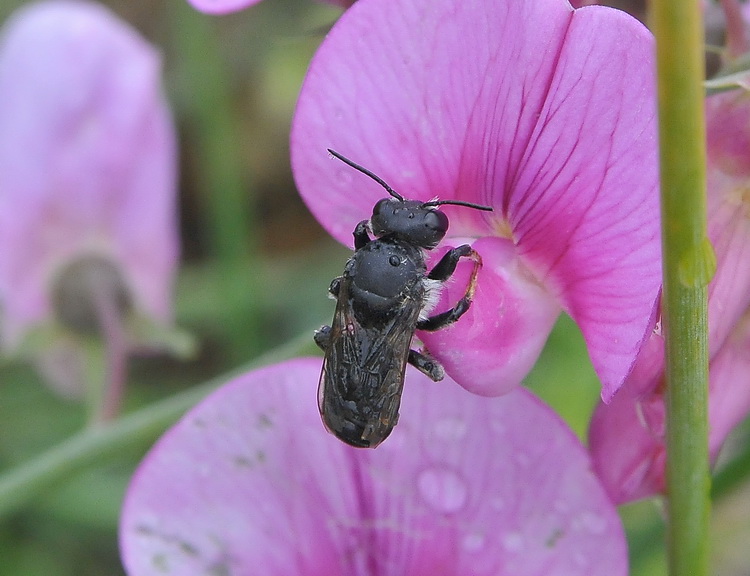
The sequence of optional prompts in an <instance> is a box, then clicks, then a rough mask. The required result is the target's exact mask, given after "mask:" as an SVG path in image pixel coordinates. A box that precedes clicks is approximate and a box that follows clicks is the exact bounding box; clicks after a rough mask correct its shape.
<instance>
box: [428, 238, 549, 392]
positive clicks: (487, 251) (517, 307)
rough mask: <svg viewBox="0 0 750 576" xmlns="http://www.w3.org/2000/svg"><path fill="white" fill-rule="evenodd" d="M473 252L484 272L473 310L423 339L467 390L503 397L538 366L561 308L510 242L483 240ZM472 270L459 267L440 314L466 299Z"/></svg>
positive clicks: (469, 264)
mask: <svg viewBox="0 0 750 576" xmlns="http://www.w3.org/2000/svg"><path fill="white" fill-rule="evenodd" d="M473 247H474V249H475V250H477V251H478V252H479V253H480V254H482V259H483V267H482V270H481V272H480V274H479V280H478V282H477V290H476V293H475V295H474V301H473V303H472V306H471V308H469V311H468V312H467V313H466V314H464V315H463V316H462V317H461V318H460V320H459V321H458V322H456V323H455V324H452V325H451V326H449V327H448V328H446V329H444V330H440V331H438V332H432V333H430V332H420V333H419V334H418V335H419V338H420V339H421V340H422V341H423V342H424V343H425V344H426V346H427V348H428V349H429V350H430V352H431V353H432V354H434V355H435V357H436V358H437V359H438V360H439V361H440V362H441V363H442V364H443V367H444V368H445V369H446V371H447V372H448V374H450V375H451V376H452V377H453V379H454V380H455V381H456V382H458V383H459V384H460V385H461V386H463V387H464V388H466V389H467V390H469V391H470V392H474V393H475V394H481V395H483V396H497V395H499V394H505V393H507V392H509V391H510V390H512V389H513V388H515V387H516V386H518V385H519V384H520V383H521V381H522V380H523V378H524V376H526V374H528V372H529V371H530V370H531V368H532V367H533V365H534V364H535V363H536V360H537V358H538V357H539V354H540V352H541V351H542V348H543V347H544V343H545V342H546V340H547V336H549V333H550V330H552V326H553V325H554V323H555V320H556V319H557V317H558V316H559V314H560V307H559V304H558V303H557V302H556V301H555V300H554V299H552V298H551V297H550V296H549V294H547V293H546V292H545V291H544V290H543V289H542V288H541V287H540V286H539V285H538V284H537V283H536V282H534V280H533V279H532V276H531V274H530V273H529V272H528V270H526V268H525V266H524V264H523V262H522V261H521V259H520V258H518V256H517V254H516V251H515V249H514V247H513V245H512V243H511V242H510V241H508V240H503V239H501V238H480V239H479V240H477V241H476V242H475V243H474V244H473ZM435 260H437V255H436V258H435ZM471 268H472V265H471V263H469V262H466V263H464V264H461V265H459V268H458V270H457V271H456V274H455V275H454V277H453V279H452V280H451V281H450V283H448V284H447V286H446V288H445V290H444V294H443V296H442V298H441V299H440V304H439V305H438V306H437V308H436V309H435V311H434V313H439V312H442V311H443V310H447V309H448V308H450V307H451V306H453V305H455V304H456V302H458V300H459V299H460V298H461V297H462V296H463V295H464V293H465V290H466V287H467V284H468V281H469V274H470V272H471ZM498 294H500V295H502V298H501V300H500V302H498Z"/></svg>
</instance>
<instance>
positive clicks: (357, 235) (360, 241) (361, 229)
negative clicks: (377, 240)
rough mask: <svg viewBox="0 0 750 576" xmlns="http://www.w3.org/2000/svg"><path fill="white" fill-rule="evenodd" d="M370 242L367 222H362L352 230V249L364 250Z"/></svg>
mask: <svg viewBox="0 0 750 576" xmlns="http://www.w3.org/2000/svg"><path fill="white" fill-rule="evenodd" d="M370 241H371V240H370V234H369V233H368V232H367V220H362V222H360V223H359V224H357V227H356V228H355V229H354V249H355V250H359V249H360V248H364V246H365V245H366V244H367V243H368V242H370Z"/></svg>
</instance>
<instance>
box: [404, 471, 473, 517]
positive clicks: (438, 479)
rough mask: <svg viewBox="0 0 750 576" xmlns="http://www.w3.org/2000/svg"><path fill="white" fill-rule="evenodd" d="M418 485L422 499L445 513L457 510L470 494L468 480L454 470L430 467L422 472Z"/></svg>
mask: <svg viewBox="0 0 750 576" xmlns="http://www.w3.org/2000/svg"><path fill="white" fill-rule="evenodd" d="M417 486H418V488H419V493H420V494H421V495H422V499H423V500H424V501H425V502H426V503H427V504H429V505H430V506H432V507H433V508H434V509H435V510H438V511H439V512H443V513H451V512H457V511H458V510H460V509H461V508H462V507H463V506H464V504H466V499H467V498H468V495H469V490H468V488H467V486H466V482H464V480H463V479H462V478H461V476H459V475H458V474H457V473H456V472H454V471H453V470H449V469H447V468H437V467H433V468H428V469H426V470H423V471H422V472H420V474H419V477H418V478H417Z"/></svg>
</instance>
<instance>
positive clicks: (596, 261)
mask: <svg viewBox="0 0 750 576" xmlns="http://www.w3.org/2000/svg"><path fill="white" fill-rule="evenodd" d="M565 40H566V41H565V43H564V44H563V45H562V50H561V53H560V59H559V62H558V64H557V68H556V70H555V74H554V75H553V76H552V78H551V79H550V82H549V84H548V85H547V86H546V87H545V89H546V90H548V93H547V94H546V99H545V101H544V105H543V107H542V109H541V112H540V117H539V120H538V122H539V125H538V126H537V134H535V135H534V137H533V138H532V140H531V142H530V143H529V145H528V146H527V152H526V153H525V155H524V158H523V160H522V161H521V163H520V164H521V170H520V171H519V172H518V173H517V175H516V176H515V181H514V184H513V186H514V191H513V193H512V194H511V198H510V207H509V212H510V213H509V218H510V221H511V226H512V227H513V229H514V231H515V234H516V238H517V242H518V246H519V249H520V252H521V254H522V255H524V256H525V257H527V258H528V259H529V261H530V262H531V263H530V266H531V267H533V268H536V271H537V275H538V278H540V279H543V281H544V282H545V283H546V284H547V285H548V286H550V285H551V286H552V287H553V288H552V289H551V290H552V292H553V293H556V294H558V295H559V297H560V299H561V300H562V302H563V303H564V307H565V308H566V310H567V311H568V312H569V313H570V315H571V316H572V317H573V319H574V320H575V321H576V322H577V323H578V325H579V326H580V327H581V330H582V332H583V335H584V338H585V339H586V343H587V346H588V350H589V355H590V356H591V360H592V363H593V365H594V368H595V369H596V371H597V374H598V375H599V378H600V379H601V381H602V387H603V390H602V397H603V398H604V399H605V401H606V400H608V399H609V398H611V397H612V394H614V392H615V391H616V390H617V389H618V388H619V386H620V385H621V384H622V382H623V380H624V379H625V377H626V376H627V374H628V372H629V371H630V369H631V368H632V364H633V362H634V359H635V356H636V355H637V353H638V350H639V349H640V347H641V345H642V343H643V341H644V339H645V338H646V336H647V335H648V333H649V332H650V331H651V328H652V326H653V319H654V306H655V303H656V299H657V296H658V293H659V288H660V284H661V260H660V258H661V257H660V236H659V217H658V214H659V204H658V201H659V198H658V193H657V185H658V176H657V174H658V170H657V158H658V156H657V154H656V132H655V122H654V120H655V111H654V100H655V91H654V85H653V79H652V74H653V71H652V63H653V56H652V51H653V44H652V39H651V36H650V34H649V33H648V32H647V31H646V30H645V28H643V27H642V26H641V25H640V24H638V23H637V22H636V21H635V20H633V19H632V18H630V17H628V16H627V15H625V14H623V13H620V12H616V11H611V10H608V9H606V8H599V7H591V8H585V9H581V10H578V11H576V12H575V13H574V17H573V19H572V21H571V24H570V27H569V28H568V29H567V35H566V38H565ZM550 158H556V159H557V163H555V162H552V161H550Z"/></svg>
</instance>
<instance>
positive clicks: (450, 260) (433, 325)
mask: <svg viewBox="0 0 750 576" xmlns="http://www.w3.org/2000/svg"><path fill="white" fill-rule="evenodd" d="M461 258H471V259H472V260H473V261H474V269H473V270H472V272H471V277H470V278H469V285H468V286H467V287H466V292H465V293H464V295H463V297H462V298H461V299H460V300H459V301H458V302H457V303H456V305H455V306H453V308H451V309H450V310H446V311H445V312H441V313H440V314H435V315H434V316H430V317H429V318H425V319H424V320H420V321H419V322H417V330H427V331H428V332H434V331H436V330H440V329H441V328H445V327H446V326H448V325H449V324H453V323H454V322H455V321H456V320H458V319H459V318H460V317H461V316H463V315H464V314H465V313H466V311H467V310H468V309H469V306H471V301H472V299H473V298H474V291H475V289H476V286H477V275H478V274H479V269H480V268H481V267H482V257H481V256H480V255H479V253H478V252H477V251H476V250H474V249H473V248H472V247H471V246H469V245H468V244H463V245H461V246H458V247H457V248H453V249H452V250H449V251H448V252H446V253H445V255H444V256H443V257H442V258H441V259H440V261H439V262H438V263H437V264H435V266H434V268H433V269H432V270H430V272H429V273H428V274H427V277H428V278H429V279H430V280H439V281H442V282H444V281H445V280H447V279H448V278H450V277H451V276H452V275H453V273H454V272H455V271H456V266H457V265H458V261H459V260H460V259H461Z"/></svg>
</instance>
